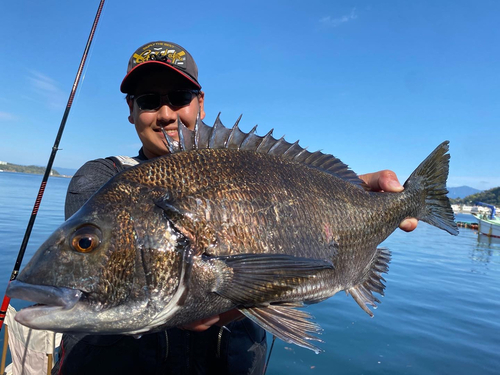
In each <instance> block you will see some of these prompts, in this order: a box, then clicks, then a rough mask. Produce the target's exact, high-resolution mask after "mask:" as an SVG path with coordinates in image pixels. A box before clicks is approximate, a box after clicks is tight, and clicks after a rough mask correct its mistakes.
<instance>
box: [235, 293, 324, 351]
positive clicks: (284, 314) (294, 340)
mask: <svg viewBox="0 0 500 375" xmlns="http://www.w3.org/2000/svg"><path fill="white" fill-rule="evenodd" d="M301 306H302V304H301V303H295V304H281V305H269V306H267V307H252V308H240V309H239V310H240V311H241V312H242V313H243V314H245V315H246V316H247V317H248V318H250V319H251V320H253V321H254V322H255V323H257V324H258V325H259V326H261V327H262V328H264V329H265V330H266V331H268V332H270V333H272V334H273V335H275V336H276V337H278V338H280V339H282V340H283V341H285V342H288V343H290V344H296V345H299V346H302V347H303V348H307V349H311V350H313V351H314V352H315V353H316V354H318V353H319V352H321V351H322V350H321V349H320V348H318V347H317V346H315V345H313V344H312V343H311V342H310V341H319V342H323V341H322V340H321V339H320V338H319V337H317V336H314V335H313V334H320V333H321V332H322V329H321V327H320V326H319V325H317V324H316V323H314V322H312V321H310V320H311V319H312V316H311V315H309V314H308V313H307V312H305V311H301V310H297V309H296V307H301Z"/></svg>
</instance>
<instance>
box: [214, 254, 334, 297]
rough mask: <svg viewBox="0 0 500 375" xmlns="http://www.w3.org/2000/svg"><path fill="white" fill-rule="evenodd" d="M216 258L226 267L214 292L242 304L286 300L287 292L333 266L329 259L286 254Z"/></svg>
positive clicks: (220, 274)
mask: <svg viewBox="0 0 500 375" xmlns="http://www.w3.org/2000/svg"><path fill="white" fill-rule="evenodd" d="M215 259H218V260H222V261H223V262H224V264H225V265H226V266H227V267H226V268H225V270H224V272H220V273H219V278H220V279H219V282H218V287H217V289H216V290H214V291H215V292H216V293H218V294H219V295H221V296H224V297H226V298H228V299H230V300H231V301H233V302H234V303H235V304H237V305H243V306H255V305H259V304H262V303H269V302H277V301H280V300H283V298H284V297H285V294H286V292H287V291H290V290H292V289H294V288H297V287H299V286H300V285H301V284H303V283H304V282H306V281H309V279H310V278H314V277H315V276H316V275H317V274H318V273H319V272H321V271H324V270H329V269H332V268H333V264H332V263H331V262H329V261H326V260H322V259H310V258H299V257H293V256H290V255H284V254H241V255H234V256H228V257H217V258H215Z"/></svg>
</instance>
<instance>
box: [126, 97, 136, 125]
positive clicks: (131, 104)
mask: <svg viewBox="0 0 500 375" xmlns="http://www.w3.org/2000/svg"><path fill="white" fill-rule="evenodd" d="M127 105H128V110H129V115H128V122H130V123H131V124H133V123H134V116H133V114H134V99H130V98H127Z"/></svg>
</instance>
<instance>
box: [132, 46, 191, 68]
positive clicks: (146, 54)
mask: <svg viewBox="0 0 500 375" xmlns="http://www.w3.org/2000/svg"><path fill="white" fill-rule="evenodd" d="M133 59H134V64H135V65H139V64H141V63H143V62H146V61H162V62H164V63H167V64H170V65H175V66H176V67H178V68H180V69H185V67H184V62H185V61H186V52H185V51H179V52H176V50H175V49H169V50H165V49H163V48H153V50H151V49H146V50H145V51H143V52H141V54H137V53H134V55H133Z"/></svg>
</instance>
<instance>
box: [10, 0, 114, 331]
mask: <svg viewBox="0 0 500 375" xmlns="http://www.w3.org/2000/svg"><path fill="white" fill-rule="evenodd" d="M104 1H105V0H101V2H100V3H99V7H98V9H97V14H96V16H95V19H94V23H93V24H92V29H91V30H90V35H89V38H88V40H87V44H86V45H85V50H84V51H83V56H82V60H81V61H80V66H79V67H78V71H77V73H76V77H75V82H74V83H73V87H72V89H71V93H70V95H69V99H68V103H67V104H66V109H65V111H64V114H63V117H62V120H61V124H60V125H59V131H58V132H57V136H56V139H55V141H54V146H52V152H51V154H50V157H49V161H48V162H47V167H46V168H45V173H44V175H43V179H42V183H41V184H40V189H39V190H38V195H37V197H36V200H35V205H34V206H33V211H32V212H31V217H30V220H29V222H28V226H27V228H26V232H25V233H24V238H23V242H22V243H21V248H20V249H19V253H18V254H17V259H16V263H15V265H14V269H13V270H12V274H11V276H10V280H9V283H10V282H11V281H14V280H15V279H16V278H17V275H18V273H19V269H20V268H21V263H22V261H23V257H24V253H25V252H26V246H27V245H28V240H29V238H30V235H31V230H32V229H33V224H35V219H36V215H37V214H38V208H39V207H40V203H41V201H42V197H43V193H44V192H45V186H46V185H47V180H48V179H49V175H50V171H51V170H52V164H53V163H54V159H55V157H56V153H57V151H58V150H59V141H60V140H61V137H62V133H63V131H64V126H65V125H66V120H67V119H68V115H69V111H70V110H71V105H72V104H73V99H74V97H75V93H76V89H77V88H78V83H79V82H80V77H81V75H82V71H83V67H84V66H85V61H86V60H87V55H88V52H89V50H90V45H91V44H92V40H93V39H94V34H95V31H96V28H97V24H98V22H99V18H100V17H101V11H102V8H103V6H104ZM9 303H10V297H8V296H7V294H5V295H4V297H3V302H2V307H1V308H0V330H1V329H2V327H3V322H4V320H5V315H6V314H7V309H8V307H9Z"/></svg>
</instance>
